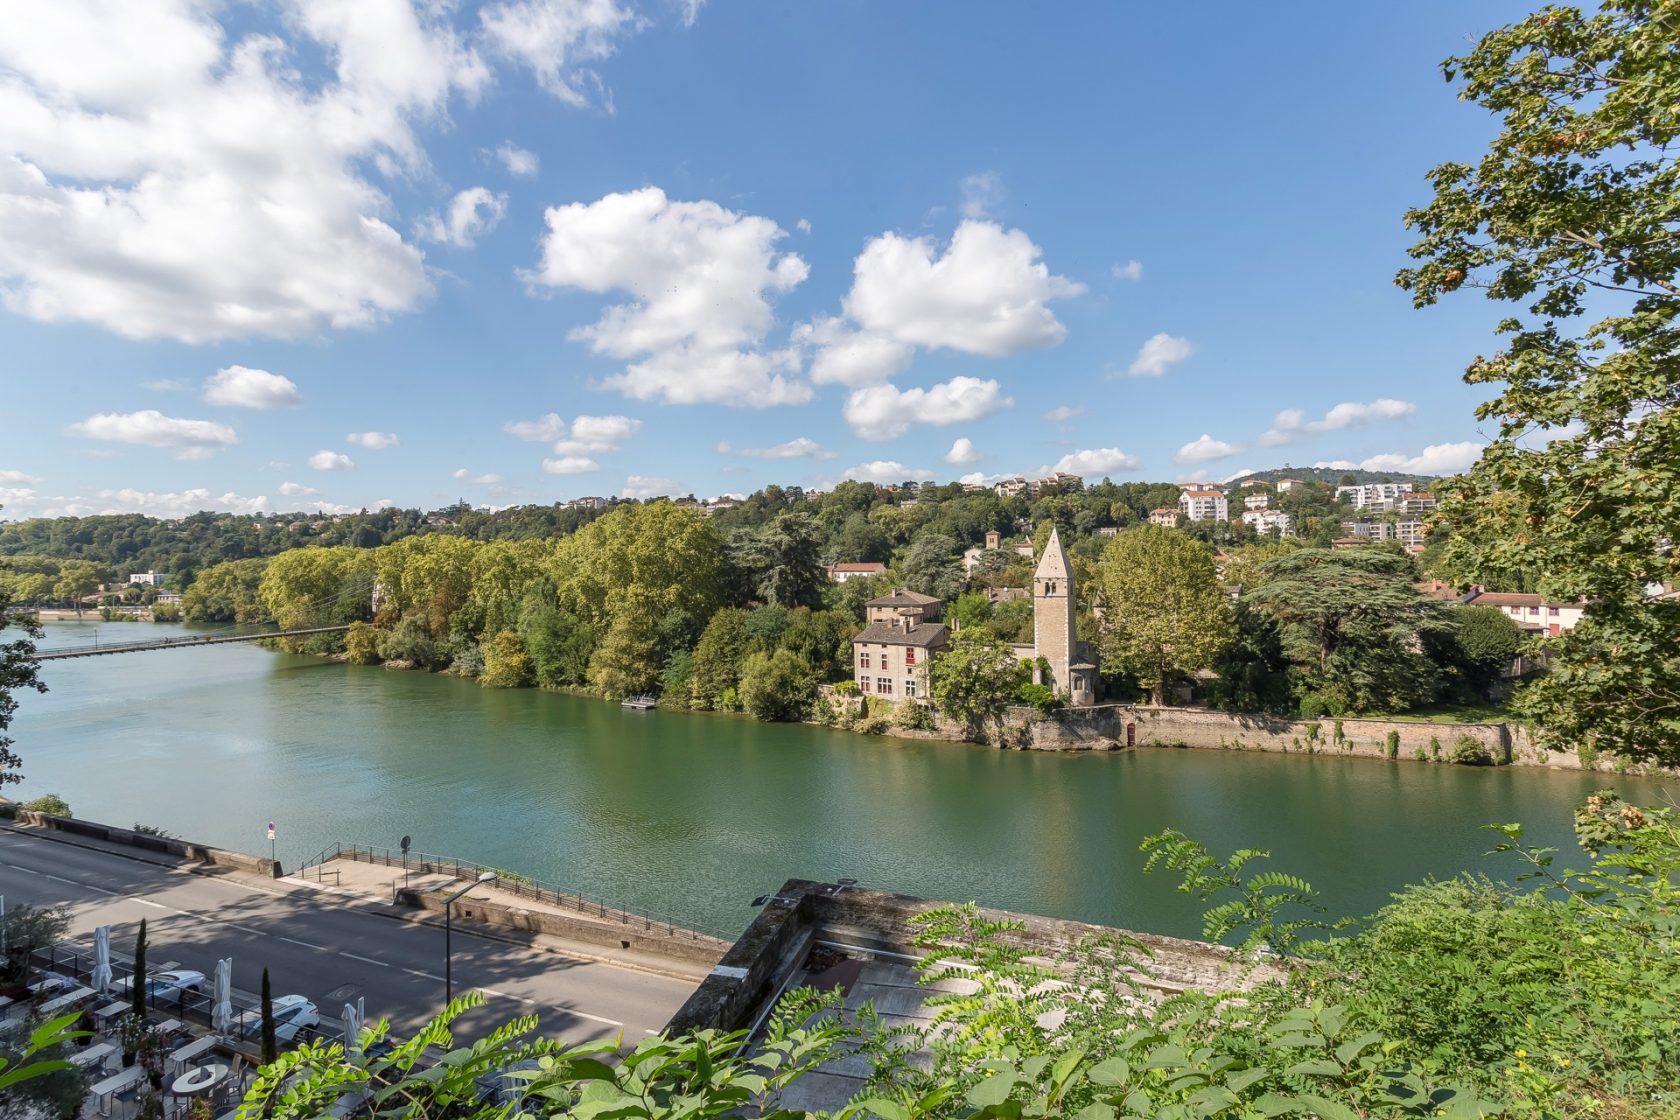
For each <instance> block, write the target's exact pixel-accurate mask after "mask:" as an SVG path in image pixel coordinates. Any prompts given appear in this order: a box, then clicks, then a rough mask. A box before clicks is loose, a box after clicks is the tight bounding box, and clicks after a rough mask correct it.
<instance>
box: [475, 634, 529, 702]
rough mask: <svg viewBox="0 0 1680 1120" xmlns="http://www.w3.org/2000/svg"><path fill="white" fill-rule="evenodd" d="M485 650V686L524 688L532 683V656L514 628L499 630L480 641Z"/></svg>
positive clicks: (483, 678) (481, 680)
mask: <svg viewBox="0 0 1680 1120" xmlns="http://www.w3.org/2000/svg"><path fill="white" fill-rule="evenodd" d="M480 649H482V650H483V652H484V674H483V676H481V677H479V682H480V683H481V684H483V685H484V687H485V688H524V687H525V686H526V685H528V684H530V683H531V658H530V655H529V654H527V653H526V652H525V643H524V642H521V641H520V640H519V635H518V634H516V633H514V632H513V631H512V630H498V631H497V632H496V633H495V635H493V636H492V637H489V638H486V639H485V640H484V641H483V642H482V643H480Z"/></svg>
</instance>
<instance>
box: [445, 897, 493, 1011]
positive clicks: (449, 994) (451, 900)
mask: <svg viewBox="0 0 1680 1120" xmlns="http://www.w3.org/2000/svg"><path fill="white" fill-rule="evenodd" d="M495 881H496V873H495V872H494V871H486V872H484V873H483V874H481V875H480V876H479V877H478V878H477V879H474V880H473V881H472V882H470V883H468V884H467V885H466V886H464V887H462V888H461V889H460V890H458V891H456V892H455V893H454V894H452V895H450V896H449V897H448V898H446V899H444V900H443V1002H444V1006H446V1007H447V1006H448V1005H449V1001H450V1000H452V999H454V998H455V982H454V973H453V972H452V971H451V970H450V963H449V950H450V930H451V921H450V919H451V909H450V908H451V907H453V906H454V905H455V902H456V900H457V899H459V898H460V897H461V896H462V895H464V894H466V893H467V892H468V891H470V890H472V889H473V888H474V887H477V886H482V885H483V884H485V883H493V882H495Z"/></svg>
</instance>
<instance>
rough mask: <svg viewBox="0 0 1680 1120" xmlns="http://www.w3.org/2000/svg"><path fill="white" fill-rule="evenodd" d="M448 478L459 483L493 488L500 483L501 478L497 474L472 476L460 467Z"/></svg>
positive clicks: (472, 474)
mask: <svg viewBox="0 0 1680 1120" xmlns="http://www.w3.org/2000/svg"><path fill="white" fill-rule="evenodd" d="M450 477H451V478H454V479H456V480H457V481H460V482H467V483H471V484H472V485H474V486H494V485H496V484H497V483H498V482H500V481H502V476H501V475H499V474H474V473H472V472H471V471H469V470H468V469H467V468H465V467H461V468H460V469H458V470H457V471H455V473H454V474H452V475H450Z"/></svg>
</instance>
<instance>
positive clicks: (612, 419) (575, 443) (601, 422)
mask: <svg viewBox="0 0 1680 1120" xmlns="http://www.w3.org/2000/svg"><path fill="white" fill-rule="evenodd" d="M641 430H642V422H641V421H640V420H632V419H631V418H630V417H628V416H579V417H577V418H576V419H574V420H573V421H572V427H571V433H570V435H568V436H567V438H565V439H562V440H559V441H557V442H556V443H555V444H554V452H555V454H557V455H579V454H598V453H600V452H605V451H617V450H618V448H619V445H620V444H622V443H624V441H625V440H627V439H629V438H630V437H631V436H633V435H635V434H636V433H637V432H639V431H641Z"/></svg>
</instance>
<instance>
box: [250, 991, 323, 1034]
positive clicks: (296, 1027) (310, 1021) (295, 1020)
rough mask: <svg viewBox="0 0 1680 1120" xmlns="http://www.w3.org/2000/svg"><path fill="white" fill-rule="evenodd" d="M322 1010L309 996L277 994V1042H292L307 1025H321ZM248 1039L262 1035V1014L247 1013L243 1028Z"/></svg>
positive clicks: (275, 1024) (275, 1013) (275, 1016)
mask: <svg viewBox="0 0 1680 1120" xmlns="http://www.w3.org/2000/svg"><path fill="white" fill-rule="evenodd" d="M320 1023H321V1012H320V1011H319V1010H318V1009H317V1008H316V1006H315V1005H314V1003H312V1002H310V1000H309V997H308V996H299V995H290V996H276V997H275V1000H274V1038H275V1041H277V1042H290V1041H291V1040H292V1039H294V1038H296V1037H297V1033H298V1031H301V1030H302V1029H303V1028H305V1027H314V1026H319V1025H320ZM243 1032H244V1036H245V1038H247V1039H252V1040H254V1039H259V1038H261V1037H262V1016H261V1015H255V1014H252V1015H246V1016H245V1023H244V1028H243Z"/></svg>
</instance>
